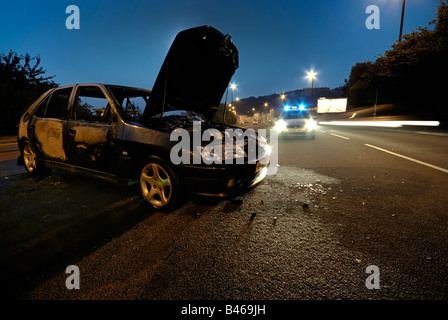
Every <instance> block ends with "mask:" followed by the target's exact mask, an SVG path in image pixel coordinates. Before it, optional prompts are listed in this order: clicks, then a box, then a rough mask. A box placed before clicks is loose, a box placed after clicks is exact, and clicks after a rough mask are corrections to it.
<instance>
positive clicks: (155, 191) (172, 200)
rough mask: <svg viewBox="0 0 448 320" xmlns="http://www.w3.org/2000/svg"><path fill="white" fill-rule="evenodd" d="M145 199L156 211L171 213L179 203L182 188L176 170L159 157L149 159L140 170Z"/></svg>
mask: <svg viewBox="0 0 448 320" xmlns="http://www.w3.org/2000/svg"><path fill="white" fill-rule="evenodd" d="M139 177H140V189H141V192H142V195H143V198H144V199H145V200H146V201H148V202H149V204H150V205H151V206H152V207H154V208H155V209H160V210H165V211H169V210H171V209H173V208H174V207H175V206H176V205H177V204H178V201H179V198H180V194H179V190H180V186H179V179H178V178H177V175H176V173H175V172H174V170H173V169H172V168H171V167H170V166H169V165H168V164H167V163H166V162H165V161H163V160H162V159H160V158H158V157H154V156H151V157H148V158H147V159H146V160H145V162H144V164H143V165H142V167H141V169H140V176H139Z"/></svg>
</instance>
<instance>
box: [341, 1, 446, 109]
mask: <svg viewBox="0 0 448 320" xmlns="http://www.w3.org/2000/svg"><path fill="white" fill-rule="evenodd" d="M429 24H430V25H435V27H434V30H429V29H428V28H427V27H424V28H422V27H419V28H417V29H416V30H413V31H412V32H410V33H408V34H406V35H404V36H403V37H402V38H401V39H400V40H398V41H396V42H395V43H394V44H393V45H392V47H391V49H390V50H387V51H386V52H385V53H384V54H383V55H382V56H379V57H378V58H377V59H376V61H374V62H363V63H358V64H356V65H355V66H354V67H352V71H351V74H350V78H349V80H348V82H347V84H346V88H345V89H346V92H347V93H348V96H349V103H350V104H351V105H353V106H363V105H372V104H373V101H374V99H373V98H372V97H375V96H376V91H377V90H378V91H379V93H380V94H379V96H380V100H381V101H382V103H401V104H405V105H406V106H407V109H408V111H410V112H416V111H418V112H421V111H424V112H440V111H442V109H441V108H442V107H443V105H442V102H443V100H444V97H443V93H444V90H445V89H444V79H445V77H446V73H447V71H448V68H447V66H448V64H447V60H448V59H447V58H446V57H447V56H448V0H442V1H440V3H439V6H438V9H437V18H436V19H434V20H433V21H431V22H430V23H429Z"/></svg>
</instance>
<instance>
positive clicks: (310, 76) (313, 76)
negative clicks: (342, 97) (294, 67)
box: [306, 70, 317, 92]
mask: <svg viewBox="0 0 448 320" xmlns="http://www.w3.org/2000/svg"><path fill="white" fill-rule="evenodd" d="M316 76H317V73H316V72H314V70H311V71H308V72H307V73H306V78H307V79H308V80H310V81H311V92H312V91H313V89H314V79H316Z"/></svg>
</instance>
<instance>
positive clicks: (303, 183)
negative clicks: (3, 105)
mask: <svg viewBox="0 0 448 320" xmlns="http://www.w3.org/2000/svg"><path fill="white" fill-rule="evenodd" d="M10 161H12V160H5V161H0V177H1V178H0V188H1V189H0V190H1V193H0V206H1V208H2V212H1V220H0V221H1V222H0V224H1V225H0V230H1V247H2V251H3V252H7V253H8V254H9V256H7V257H6V258H5V259H6V260H4V262H3V263H4V264H3V267H4V268H5V270H3V271H2V272H3V274H9V273H14V272H15V271H17V270H20V271H29V270H31V273H27V275H26V276H20V275H18V276H17V277H14V278H13V281H11V283H10V284H9V285H10V287H9V288H8V289H7V290H3V294H5V295H7V296H8V297H17V298H19V299H33V300H34V299H69V300H72V299H73V300H76V299H144V300H221V299H225V300H309V299H316V300H321V299H332V300H333V299H349V300H371V299H373V300H377V299H394V300H395V299H400V300H401V299H423V300H439V299H447V298H448V281H447V277H446V270H447V268H448V255H447V252H448V219H447V216H448V198H447V196H446V195H447V194H448V172H447V169H448V137H446V136H438V135H427V134H417V133H406V132H393V131H380V130H373V129H356V128H342V127H320V128H319V131H318V132H317V138H316V140H300V139H294V140H289V139H288V140H280V141H279V167H278V171H277V173H276V175H271V176H268V177H267V178H266V180H265V181H264V182H263V184H261V185H259V186H258V187H257V188H255V189H254V190H252V191H250V192H249V193H247V194H246V195H244V196H241V197H238V198H236V199H233V200H228V201H206V200H203V199H192V200H191V201H188V202H187V203H185V204H184V205H183V206H182V207H180V208H179V209H177V210H175V211H174V212H172V213H160V212H151V211H149V210H147V208H146V206H145V204H144V203H142V202H141V201H140V199H139V197H136V196H135V190H133V189H132V188H127V189H123V188H119V187H116V186H114V185H110V184H106V183H103V182H98V181H96V180H94V179H90V178H84V177H78V176H72V175H69V174H65V173H62V172H58V171H53V173H52V174H51V175H50V176H46V177H43V178H41V179H37V180H36V179H32V178H30V177H28V176H27V175H26V174H23V173H21V172H20V171H18V172H17V171H16V172H12V174H11V173H8V176H5V174H2V172H4V170H13V169H11V168H12V164H11V163H10ZM2 170H3V171H2ZM10 172H11V171H10ZM5 177H6V178H5ZM42 238H45V239H44V240H42ZM36 239H40V241H37V240H36ZM33 248H34V249H33ZM36 248H37V249H36ZM47 256H55V258H52V259H50V260H48V259H44V257H45V258H46V257H47ZM8 259H9V260H8ZM69 265H76V266H77V267H79V270H80V289H78V290H77V289H72V290H69V289H67V287H66V286H65V281H66V279H67V277H68V276H69V275H68V274H66V273H65V269H66V267H67V266H69ZM369 266H376V267H377V269H376V270H378V272H379V273H378V274H377V275H378V277H377V278H376V280H375V281H376V282H375V283H376V284H378V287H377V288H373V289H368V288H367V286H366V280H368V277H369V276H370V275H371V274H370V272H369V273H366V269H367V268H368V267H369ZM369 279H370V280H371V278H369ZM370 280H369V281H370ZM370 283H372V282H370ZM176 312H177V311H176Z"/></svg>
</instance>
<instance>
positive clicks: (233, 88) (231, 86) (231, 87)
mask: <svg viewBox="0 0 448 320" xmlns="http://www.w3.org/2000/svg"><path fill="white" fill-rule="evenodd" d="M230 89H232V102H233V90H235V89H236V84H235V83H232V84H231V85H230Z"/></svg>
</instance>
